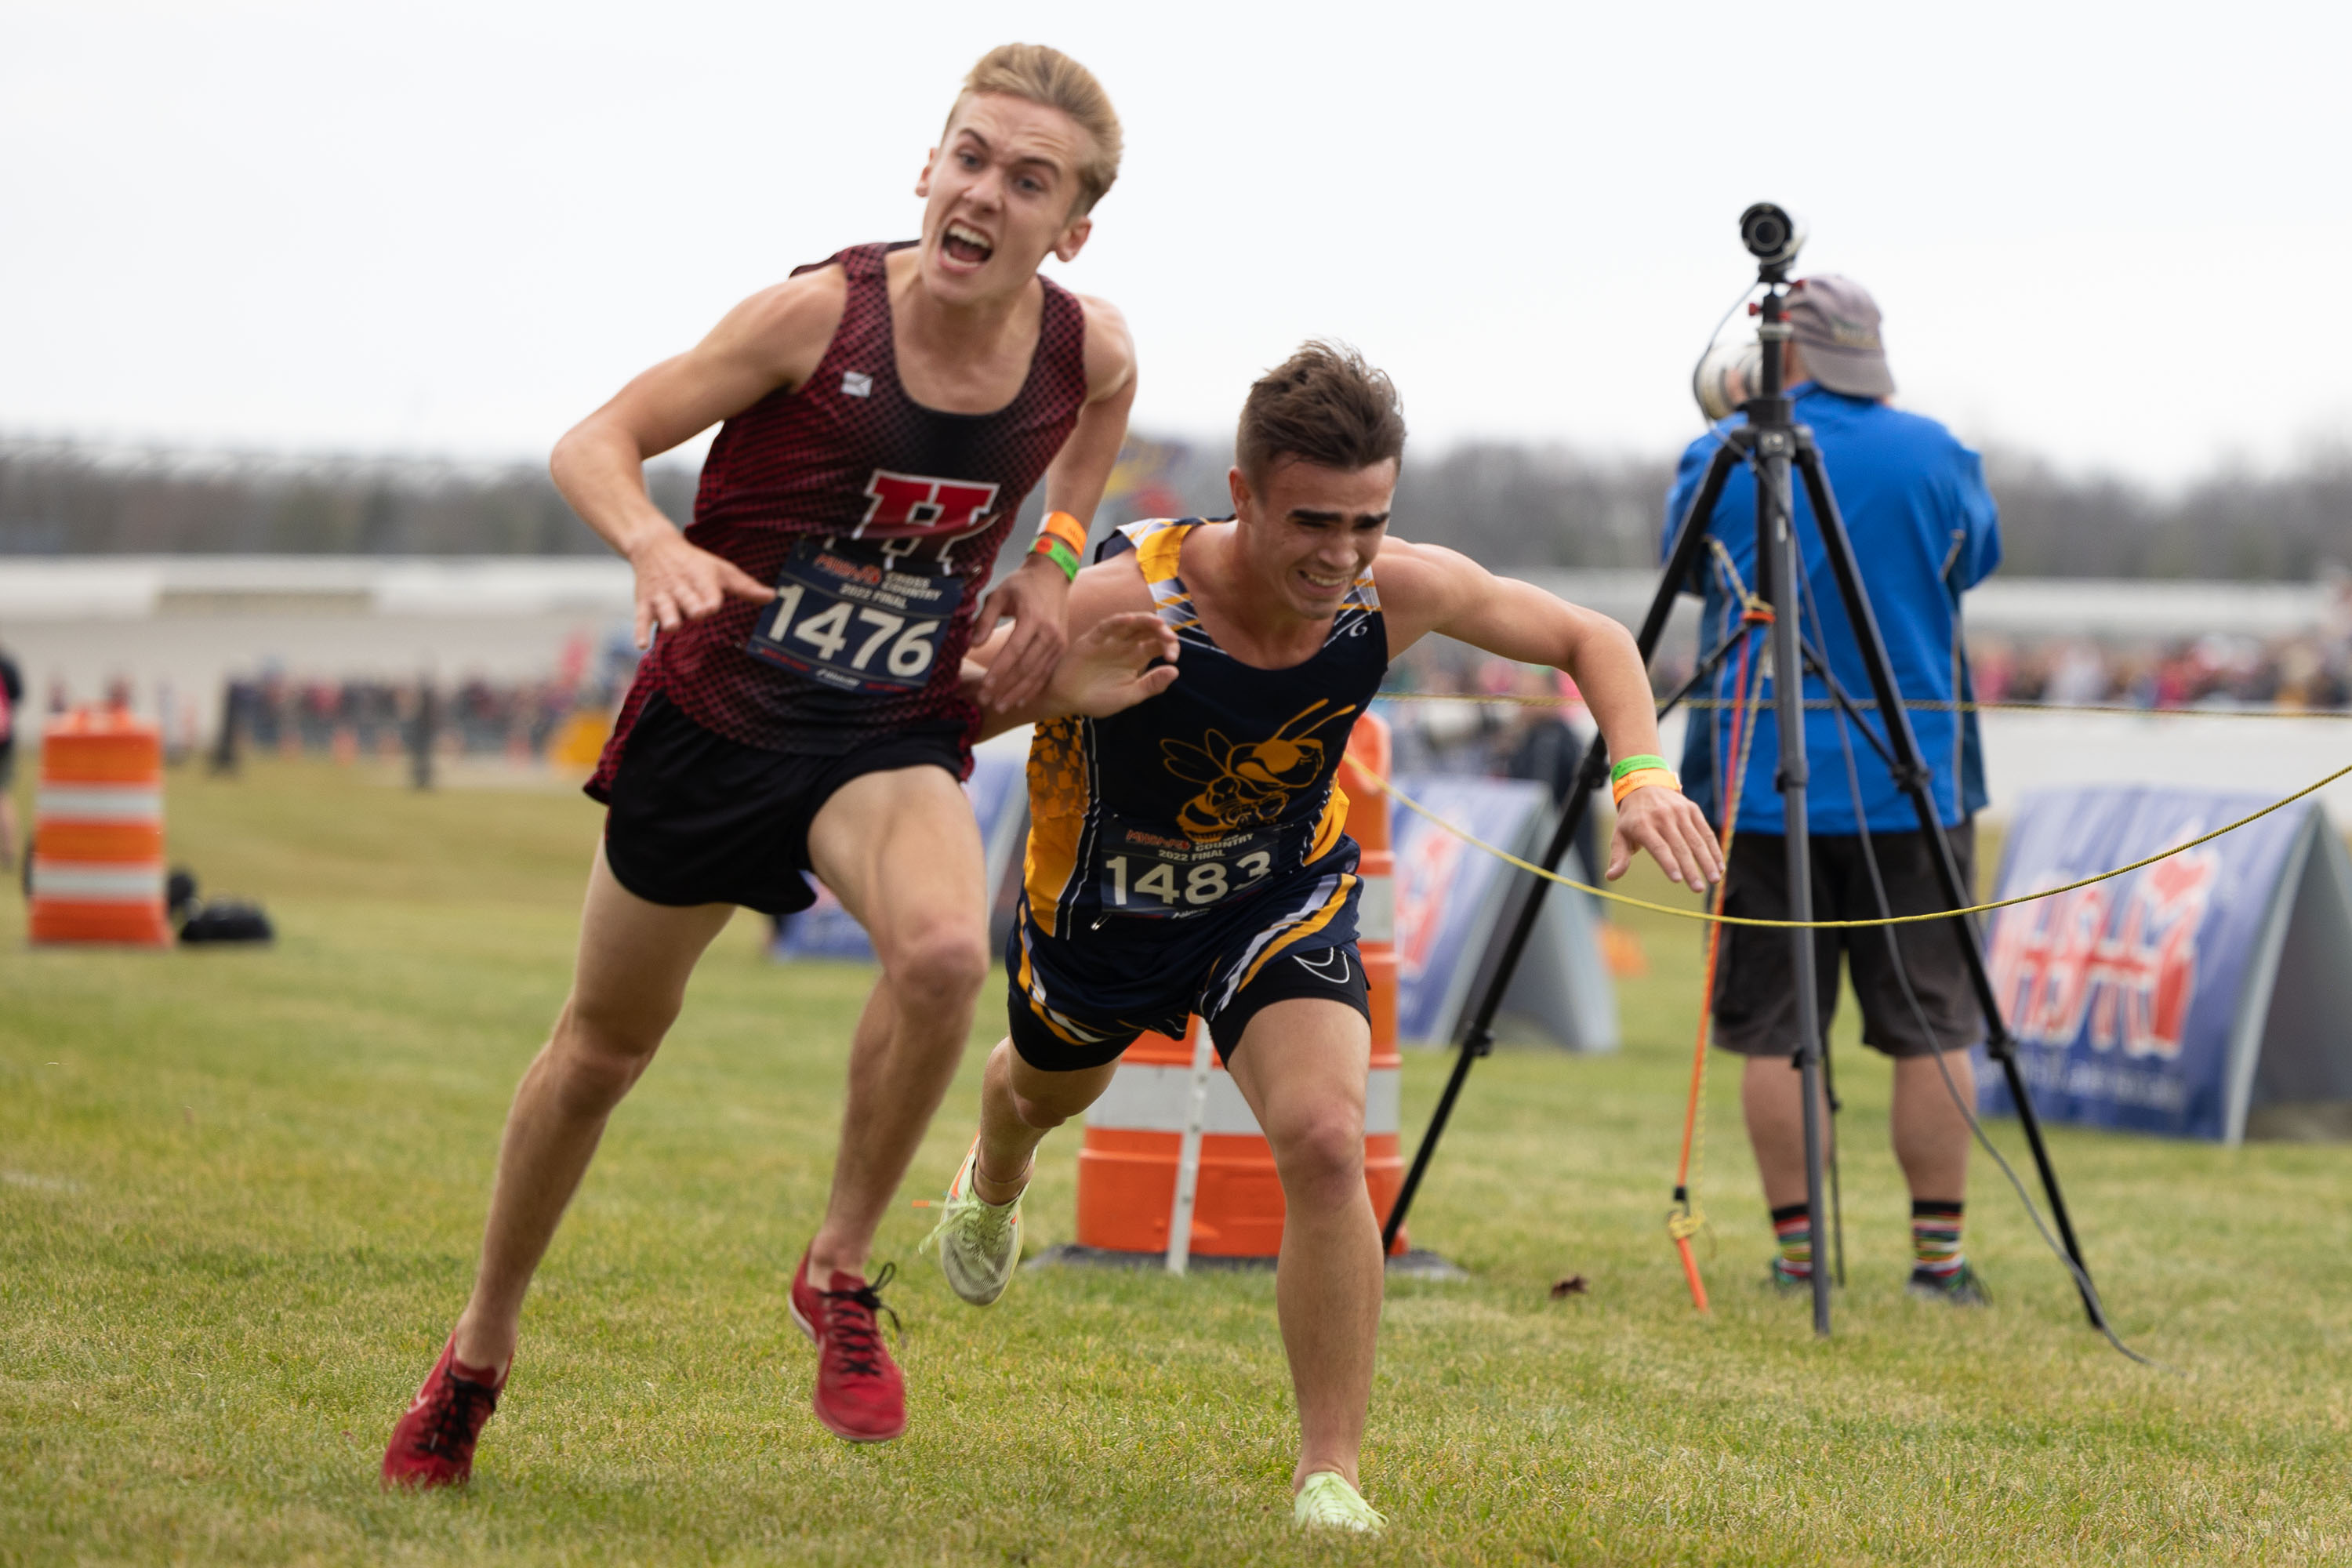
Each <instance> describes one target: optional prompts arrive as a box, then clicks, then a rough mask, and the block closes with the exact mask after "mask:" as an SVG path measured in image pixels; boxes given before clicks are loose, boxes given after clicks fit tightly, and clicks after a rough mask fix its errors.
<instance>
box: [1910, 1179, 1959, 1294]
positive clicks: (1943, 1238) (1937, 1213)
mask: <svg viewBox="0 0 2352 1568" xmlns="http://www.w3.org/2000/svg"><path fill="white" fill-rule="evenodd" d="M1911 1255H1912V1256H1913V1257H1914V1258H1916V1259H1918V1264H1919V1271H1920V1272H1921V1273H1925V1274H1930V1275H1933V1276H1934V1277H1935V1278H1936V1279H1939V1280H1942V1279H1950V1278H1952V1276H1954V1275H1955V1274H1958V1272H1959V1271H1960V1266H1961V1265H1962V1264H1963V1263H1965V1262H1966V1261H1967V1258H1965V1257H1964V1256H1963V1255H1962V1253H1961V1251H1960V1205H1958V1204H1952V1203H1941V1202H1937V1201H1936V1200H1933V1199H1928V1198H1914V1199H1913V1200H1912V1201H1911Z"/></svg>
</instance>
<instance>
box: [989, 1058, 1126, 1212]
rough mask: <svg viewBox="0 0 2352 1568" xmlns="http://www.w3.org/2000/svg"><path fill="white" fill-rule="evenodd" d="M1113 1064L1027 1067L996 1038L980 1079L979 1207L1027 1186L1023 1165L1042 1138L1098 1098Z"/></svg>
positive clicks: (1026, 1165) (1001, 1200) (1008, 1197)
mask: <svg viewBox="0 0 2352 1568" xmlns="http://www.w3.org/2000/svg"><path fill="white" fill-rule="evenodd" d="M1117 1073H1118V1063H1117V1062H1116V1061H1110V1062H1105V1063H1104V1064H1103V1065H1102V1066H1100V1067H1098V1068H1082V1069H1080V1070H1078V1071H1076V1072H1045V1071H1042V1070H1040V1069H1039V1068H1034V1067H1031V1066H1030V1065H1029V1064H1028V1062H1027V1061H1025V1060H1024V1059H1023V1058H1022V1056H1021V1053H1020V1052H1018V1051H1016V1050H1014V1049H1013V1042H1012V1041H1011V1040H999V1041H997V1042H996V1048H995V1049H994V1050H992V1051H991V1052H989V1053H988V1068H987V1070H986V1071H985V1072H984V1073H983V1074H982V1077H981V1080H980V1159H979V1161H978V1166H979V1168H978V1169H977V1170H976V1171H974V1172H973V1173H972V1175H973V1180H972V1191H973V1193H974V1194H975V1195H976V1196H978V1197H979V1198H980V1199H981V1201H982V1202H983V1203H992V1204H1009V1203H1011V1202H1012V1201H1013V1199H1014V1198H1016V1197H1018V1196H1020V1195H1021V1190H1022V1189H1023V1188H1024V1187H1025V1186H1027V1185H1028V1184H1029V1163H1030V1161H1031V1159H1032V1158H1033V1157H1034V1155H1035V1153H1036V1152H1037V1145H1038V1144H1039V1143H1042V1142H1045V1134H1046V1133H1048V1132H1050V1131H1053V1130H1054V1129H1055V1128H1056V1127H1059V1126H1060V1125H1061V1124H1062V1123H1063V1122H1065V1121H1068V1120H1069V1119H1070V1118H1071V1117H1073V1116H1076V1115H1077V1114H1078V1113H1079V1112H1080V1111H1083V1110H1086V1108H1087V1106H1089V1105H1092V1104H1093V1103H1094V1102H1095V1101H1096V1100H1100V1099H1101V1098H1102V1093H1103V1090H1105V1089H1108V1088H1109V1087H1110V1080H1111V1079H1112V1078H1113V1077H1114V1076H1116V1075H1117Z"/></svg>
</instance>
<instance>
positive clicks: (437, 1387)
mask: <svg viewBox="0 0 2352 1568" xmlns="http://www.w3.org/2000/svg"><path fill="white" fill-rule="evenodd" d="M513 1366H514V1363H512V1362H509V1363H507V1365H506V1366H505V1367H503V1368H500V1369H499V1372H498V1373H496V1374H495V1375H494V1374H493V1373H491V1372H490V1370H489V1369H488V1368H487V1367H472V1366H467V1364H466V1363H463V1362H461V1361H459V1360H458V1359H457V1335H456V1334H455V1333H452V1334H451V1335H450V1336H449V1342H448V1343H447V1344H446V1345H443V1346H442V1347H441V1359H440V1360H439V1361H436V1362H435V1363H433V1370H432V1371H431V1372H429V1373H425V1386H424V1387H422V1388H420V1389H418V1390H417V1391H416V1397H415V1398H414V1399H412V1400H410V1401H409V1402H408V1411H407V1414H405V1415H403V1416H401V1418H400V1424H399V1425H398V1426H394V1428H393V1429H392V1443H391V1446H390V1447H386V1448H385V1449H384V1451H383V1484H384V1485H385V1486H388V1487H455V1486H463V1485H464V1484H465V1483H466V1482H467V1481H468V1480H470V1479H472V1478H473V1474H474V1442H475V1440H476V1439H477V1438H478V1437H479V1436H481V1435H482V1423H483V1422H485V1421H488V1419H489V1418H490V1412H492V1411H493V1410H496V1409H497V1408H498V1407H499V1392H500V1391H501V1390H503V1389H504V1388H505V1387H506V1385H507V1373H508V1372H509V1371H511V1370H512V1369H513Z"/></svg>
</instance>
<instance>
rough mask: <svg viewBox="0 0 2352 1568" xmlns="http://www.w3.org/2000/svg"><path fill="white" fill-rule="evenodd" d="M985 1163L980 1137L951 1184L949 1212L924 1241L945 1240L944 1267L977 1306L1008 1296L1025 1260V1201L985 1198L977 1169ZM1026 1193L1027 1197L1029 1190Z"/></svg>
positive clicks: (962, 1293)
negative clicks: (975, 1180) (976, 1182)
mask: <svg viewBox="0 0 2352 1568" xmlns="http://www.w3.org/2000/svg"><path fill="white" fill-rule="evenodd" d="M979 1163H980V1140H979V1139H977V1138H974V1139H973V1140H972V1141H971V1152H969V1153H967V1154H966V1155H964V1157H963V1163H962V1164H961V1165H959V1166H957V1167H956V1173H955V1180H954V1181H953V1182H951V1183H950V1184H948V1196H947V1202H946V1203H945V1204H943V1205H940V1206H941V1207H942V1208H944V1209H945V1210H946V1211H947V1212H946V1213H944V1214H942V1215H940V1223H939V1224H938V1225H936V1226H933V1227H932V1228H931V1234H930V1235H929V1236H928V1237H925V1238H924V1244H925V1245H926V1246H929V1244H930V1243H932V1242H937V1243H938V1244H939V1248H940V1272H941V1273H943V1274H945V1275H946V1276H947V1277H948V1283H949V1284H950V1285H951V1286H953V1287H954V1288H955V1293H956V1294H957V1295H959V1296H961V1297H962V1298H963V1299H964V1300H967V1301H969V1302H971V1304H972V1305H973V1306H975V1307H985V1306H989V1305H991V1304H992V1303H993V1302H994V1301H995V1300H996V1299H997V1298H998V1297H999V1296H1002V1295H1003V1294H1004V1290H1005V1287H1007V1286H1008V1285H1011V1284H1012V1283H1013V1268H1015V1267H1016V1266H1017V1265H1018V1264H1019V1263H1020V1261H1021V1199H1020V1198H1018V1197H1016V1198H1014V1199H1013V1201H1012V1202H1011V1203H1009V1204H992V1203H983V1202H982V1201H981V1198H980V1195H979V1194H977V1193H975V1192H973V1191H972V1173H973V1171H974V1169H975V1168H976V1167H977V1166H978V1165H979ZM1023 1192H1024V1195H1025V1194H1026V1192H1027V1189H1026V1188H1025V1187H1024V1189H1023Z"/></svg>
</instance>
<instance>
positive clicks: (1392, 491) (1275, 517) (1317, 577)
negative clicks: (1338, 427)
mask: <svg viewBox="0 0 2352 1568" xmlns="http://www.w3.org/2000/svg"><path fill="white" fill-rule="evenodd" d="M1396 479H1397V464H1396V459H1395V458H1388V459H1386V460H1384V461H1382V462H1378V463H1374V464H1373V465H1372V466H1371V467H1370V468H1324V467H1322V466H1321V465H1320V464H1317V463H1310V462H1307V461H1305V460H1304V459H1302V458H1276V460H1275V463H1274V465H1273V467H1272V468H1269V469H1268V470H1267V471H1266V473H1265V475H1264V476H1263V477H1262V478H1261V479H1260V480H1259V482H1258V483H1257V484H1255V485H1252V484H1251V483H1250V481H1249V479H1248V478H1247V477H1246V476H1244V474H1243V472H1242V471H1241V470H1240V469H1239V468H1235V469H1234V470H1233V471H1232V475H1231V479H1230V483H1231V485H1232V487H1233V496H1234V516H1235V517H1237V518H1238V519H1239V520H1240V521H1241V527H1240V529H1239V530H1238V534H1239V539H1240V542H1241V547H1242V551H1243V552H1244V557H1245V558H1246V559H1247V561H1248V563H1249V565H1250V570H1251V572H1252V574H1253V575H1254V576H1255V578H1256V579H1257V580H1258V581H1259V582H1262V583H1265V584H1267V585H1268V586H1270V587H1272V588H1273V589H1274V590H1275V591H1276V594H1277V595H1279V596H1280V599H1281V602H1282V603H1283V604H1285V605H1287V606H1288V607H1289V608H1290V609H1291V610H1292V611H1294V612H1295V613H1297V615H1298V616H1300V617H1301V618H1302V619H1306V620H1311V621H1328V620H1329V619H1330V618H1331V617H1332V616H1335V615H1337V614H1338V613H1339V605H1340V602H1341V601H1342V600H1344V599H1345V598H1346V597H1347V596H1348V589H1349V585H1350V584H1353V583H1354V582H1355V580H1356V579H1357V578H1359V577H1360V576H1362V575H1364V574H1366V573H1368V572H1370V570H1371V569H1372V557H1373V556H1375V555H1378V554H1379V553H1380V551H1381V540H1382V539H1383V538H1384V537H1386V536H1387V533H1388V531H1389V507H1390V505H1391V502H1392V500H1394V498H1395V495H1396Z"/></svg>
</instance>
